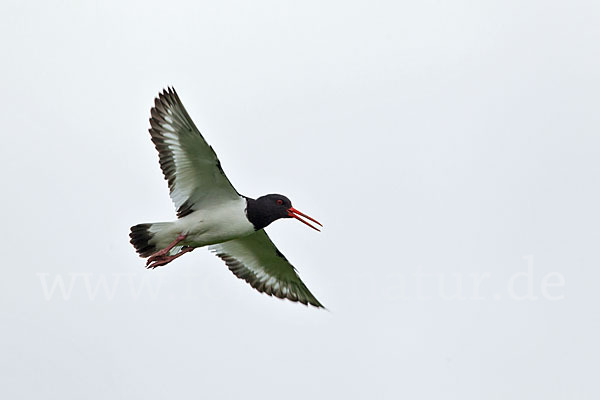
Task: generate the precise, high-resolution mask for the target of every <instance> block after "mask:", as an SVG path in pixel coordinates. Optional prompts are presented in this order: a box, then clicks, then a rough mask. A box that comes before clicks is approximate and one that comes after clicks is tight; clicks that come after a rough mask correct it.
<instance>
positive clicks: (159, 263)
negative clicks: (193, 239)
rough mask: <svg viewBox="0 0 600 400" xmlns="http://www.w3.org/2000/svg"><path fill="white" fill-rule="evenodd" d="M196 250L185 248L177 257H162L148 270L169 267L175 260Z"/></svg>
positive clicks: (148, 266) (149, 266)
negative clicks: (163, 266)
mask: <svg viewBox="0 0 600 400" xmlns="http://www.w3.org/2000/svg"><path fill="white" fill-rule="evenodd" d="M194 249H195V247H184V248H183V249H181V251H180V252H179V253H177V254H175V255H172V256H162V257H160V258H158V259H157V260H155V261H154V262H153V263H152V264H150V265H147V266H146V268H156V267H160V266H162V265H167V264H168V263H170V262H171V261H173V260H174V259H176V258H178V257H181V256H182V255H184V254H185V253H189V252H190V251H193V250H194Z"/></svg>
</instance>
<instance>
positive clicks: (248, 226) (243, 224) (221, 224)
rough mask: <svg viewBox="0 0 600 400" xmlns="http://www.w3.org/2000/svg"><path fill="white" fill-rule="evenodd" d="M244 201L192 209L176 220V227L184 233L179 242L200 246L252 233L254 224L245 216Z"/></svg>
mask: <svg viewBox="0 0 600 400" xmlns="http://www.w3.org/2000/svg"><path fill="white" fill-rule="evenodd" d="M245 208H246V201H245V200H244V201H243V204H241V202H239V203H238V202H235V203H232V204H227V205H220V206H219V207H217V208H214V209H207V210H199V211H194V212H193V213H191V214H189V215H188V216H186V217H184V218H181V219H180V220H178V221H177V222H178V225H179V226H178V228H179V230H180V232H181V233H183V234H184V235H186V238H185V240H184V241H183V242H182V243H181V244H183V245H186V246H193V247H201V246H207V245H209V244H215V243H222V242H225V241H228V240H231V239H235V238H238V237H243V236H247V235H249V234H251V233H254V225H252V223H250V221H248V219H247V218H246V212H245Z"/></svg>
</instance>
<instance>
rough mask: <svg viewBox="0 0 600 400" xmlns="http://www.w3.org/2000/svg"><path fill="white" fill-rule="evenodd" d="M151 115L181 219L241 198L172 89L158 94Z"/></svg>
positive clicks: (156, 139)
mask: <svg viewBox="0 0 600 400" xmlns="http://www.w3.org/2000/svg"><path fill="white" fill-rule="evenodd" d="M150 114H151V118H150V126H151V128H150V135H151V136H152V142H154V145H155V146H156V150H158V155H159V160H160V167H161V168H162V171H163V174H164V175H165V179H166V180H167V182H168V183H169V189H170V196H171V200H173V203H175V208H176V209H177V216H178V217H179V218H181V217H184V216H186V215H188V214H189V213H191V212H192V211H195V210H197V209H199V208H201V207H202V205H207V204H217V203H222V202H223V201H227V200H235V199H239V197H240V195H239V194H238V192H237V191H236V190H235V189H234V187H233V186H232V185H231V182H229V179H227V176H225V173H224V172H223V169H222V168H221V163H220V162H219V159H218V158H217V155H216V154H215V152H214V150H213V149H212V147H211V146H209V145H208V143H206V141H205V140H204V138H203V137H202V134H200V131H198V128H196V126H195V125H194V122H193V121H192V119H191V118H190V116H189V115H188V113H187V111H186V110H185V108H184V107H183V104H181V100H179V96H178V95H177V93H176V92H175V90H174V89H173V88H168V89H165V90H163V92H162V93H160V94H159V95H158V97H157V98H156V99H155V101H154V107H153V108H152V110H151V111H150Z"/></svg>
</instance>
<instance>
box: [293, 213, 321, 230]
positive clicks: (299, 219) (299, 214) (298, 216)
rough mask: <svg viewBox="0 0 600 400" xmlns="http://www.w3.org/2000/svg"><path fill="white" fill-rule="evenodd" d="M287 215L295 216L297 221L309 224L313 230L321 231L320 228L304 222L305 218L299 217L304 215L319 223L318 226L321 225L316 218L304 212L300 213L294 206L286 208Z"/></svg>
mask: <svg viewBox="0 0 600 400" xmlns="http://www.w3.org/2000/svg"><path fill="white" fill-rule="evenodd" d="M288 215H289V216H290V217H292V218H296V219H297V220H298V221H300V222H302V223H303V224H306V225H308V226H310V227H311V228H313V229H314V230H315V231H319V232H321V230H320V229H319V228H317V227H314V226H312V225H311V224H310V223H308V222H306V221H305V220H303V219H302V218H300V217H304V218H306V219H308V220H310V221H312V222H314V223H315V224H317V225H319V226H323V225H321V223H320V222H319V221H317V220H316V219H314V218H312V217H309V216H308V215H306V214H303V213H301V212H300V211H298V210H296V209H295V208H294V207H290V208H288Z"/></svg>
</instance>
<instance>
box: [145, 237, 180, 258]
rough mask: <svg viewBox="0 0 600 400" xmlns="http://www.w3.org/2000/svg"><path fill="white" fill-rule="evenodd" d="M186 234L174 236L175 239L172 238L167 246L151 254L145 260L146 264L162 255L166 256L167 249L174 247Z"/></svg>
mask: <svg viewBox="0 0 600 400" xmlns="http://www.w3.org/2000/svg"><path fill="white" fill-rule="evenodd" d="M185 236H186V235H183V234H181V235H179V236H177V238H175V240H173V241H172V242H171V244H169V245H168V246H167V247H165V248H164V249H162V250H159V251H157V252H156V253H154V254H152V255H151V256H150V257H149V258H148V260H146V265H150V263H151V262H153V261H156V260H158V259H159V258H163V257H164V256H166V255H167V254H168V253H169V251H171V249H172V248H173V247H175V246H176V245H177V243H179V242H181V241H182V240H183V239H185Z"/></svg>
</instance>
